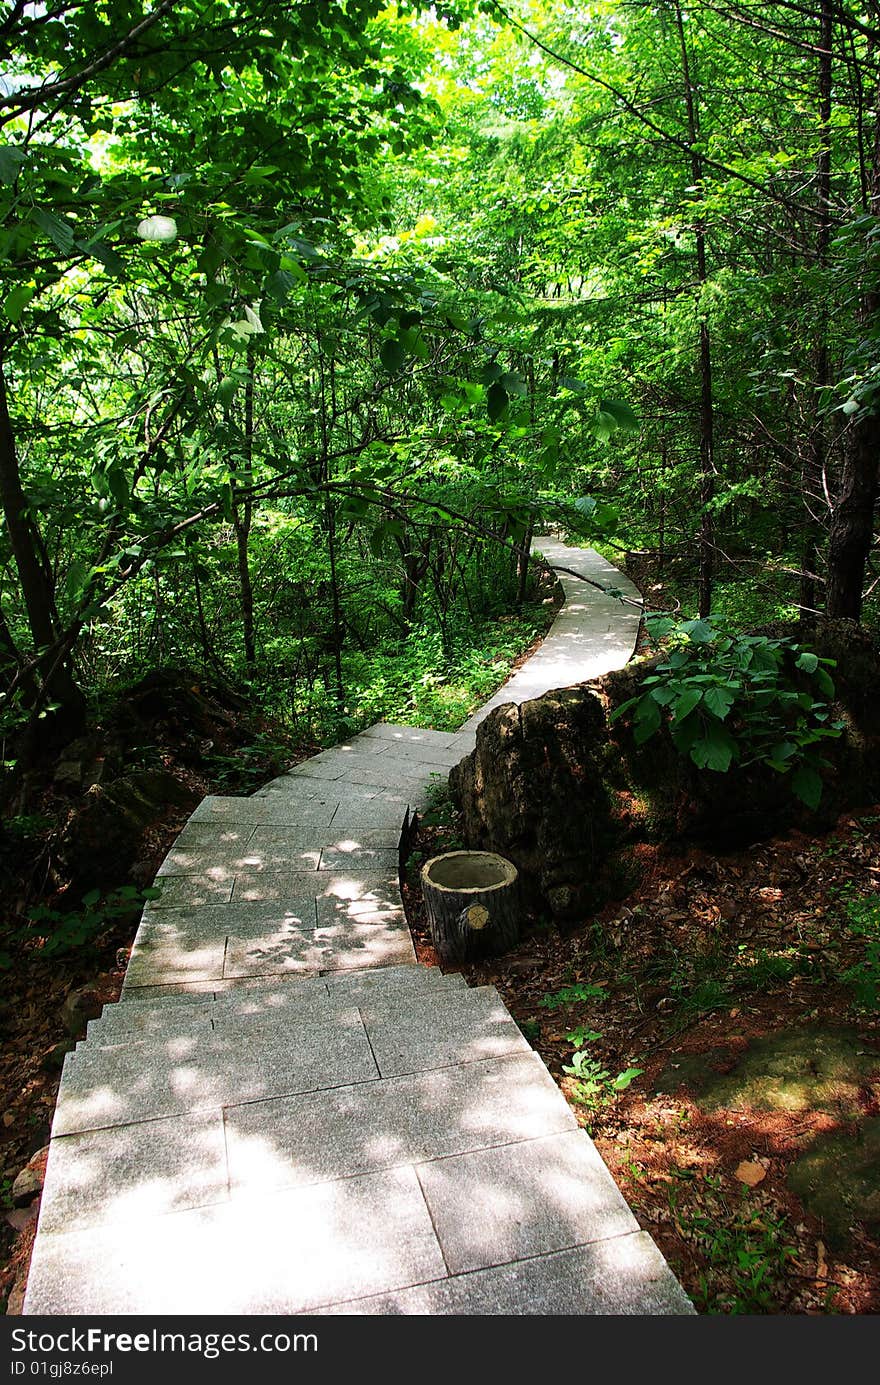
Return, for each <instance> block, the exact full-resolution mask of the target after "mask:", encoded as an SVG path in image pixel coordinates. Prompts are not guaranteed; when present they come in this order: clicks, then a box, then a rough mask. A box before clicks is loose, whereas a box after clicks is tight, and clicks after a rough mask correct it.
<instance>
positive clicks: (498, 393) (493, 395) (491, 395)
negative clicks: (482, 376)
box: [486, 380, 507, 423]
mask: <svg viewBox="0 0 880 1385" xmlns="http://www.w3.org/2000/svg"><path fill="white" fill-rule="evenodd" d="M506 408H507V390H506V389H505V388H504V386H503V385H502V383H501V381H500V380H495V381H493V383H492V384H491V385H490V386H489V388H488V390H487V391H486V412H487V413H488V415H489V420H490V422H492V423H495V422H496V420H497V419H499V418H500V417H501V415H502V414H503V413H504V411H505V409H506Z"/></svg>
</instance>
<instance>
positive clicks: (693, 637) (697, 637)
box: [681, 620, 715, 644]
mask: <svg viewBox="0 0 880 1385" xmlns="http://www.w3.org/2000/svg"><path fill="white" fill-rule="evenodd" d="M681 628H682V630H683V631H684V632H685V634H686V635H687V637H688V639H689V640H690V642H691V644H711V643H712V641H713V640H714V638H715V631H714V630H713V629H712V626H711V625H710V623H709V621H707V620H686V621H685V622H684V624H683V625H682V627H681Z"/></svg>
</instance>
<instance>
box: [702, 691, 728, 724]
mask: <svg viewBox="0 0 880 1385" xmlns="http://www.w3.org/2000/svg"><path fill="white" fill-rule="evenodd" d="M735 700H736V698H735V695H734V693H733V692H732V691H731V690H730V688H721V687H718V685H717V684H716V685H715V686H714V687H711V688H707V689H706V690H705V692H704V693H703V706H704V707H705V708H706V710H707V711H709V712H711V713H712V715H713V717H717V718H718V720H719V721H723V720H724V718H725V717H726V716H727V714H728V712H729V711H730V709H731V707H732V706H733V704H734V702H735Z"/></svg>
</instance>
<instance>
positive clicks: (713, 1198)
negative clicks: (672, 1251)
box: [669, 1170, 797, 1315]
mask: <svg viewBox="0 0 880 1385" xmlns="http://www.w3.org/2000/svg"><path fill="white" fill-rule="evenodd" d="M679 1178H680V1179H685V1180H687V1181H690V1179H691V1175H690V1174H689V1171H686V1170H679ZM702 1182H703V1189H704V1191H703V1196H702V1198H701V1200H700V1203H698V1204H697V1205H696V1206H688V1207H685V1206H683V1205H682V1202H681V1194H680V1192H679V1190H678V1188H677V1187H676V1185H675V1183H671V1184H670V1187H669V1206H670V1210H671V1212H672V1214H673V1218H674V1220H675V1222H676V1224H677V1226H678V1227H679V1228H680V1230H681V1232H682V1234H683V1235H684V1237H685V1238H686V1239H687V1240H688V1241H690V1242H691V1243H692V1244H693V1245H694V1246H695V1247H696V1249H697V1250H699V1251H700V1253H701V1254H702V1255H703V1257H704V1258H705V1261H706V1265H707V1268H706V1270H705V1271H703V1273H702V1274H701V1275H700V1279H699V1285H700V1293H699V1295H698V1307H700V1308H702V1309H703V1310H704V1311H705V1312H710V1313H719V1312H721V1313H731V1314H736V1315H739V1314H745V1313H772V1312H773V1311H774V1310H775V1308H776V1293H777V1291H778V1284H779V1282H780V1280H781V1279H782V1278H783V1276H784V1275H785V1273H786V1270H787V1268H788V1266H789V1263H790V1261H791V1260H792V1259H793V1257H794V1256H795V1255H796V1253H797V1252H796V1249H795V1247H794V1246H792V1245H791V1244H789V1242H788V1239H787V1237H788V1235H789V1234H790V1233H789V1228H788V1220H787V1218H786V1217H785V1216H784V1215H777V1216H774V1215H773V1214H772V1213H771V1212H769V1211H768V1209H767V1208H766V1207H762V1206H756V1205H754V1204H753V1202H752V1201H751V1200H750V1197H749V1194H748V1193H747V1192H746V1190H745V1189H744V1190H743V1193H742V1201H741V1205H740V1206H739V1207H731V1205H730V1202H729V1200H728V1198H727V1196H726V1195H725V1194H724V1192H723V1191H722V1188H721V1181H720V1179H718V1178H714V1177H710V1176H707V1177H705V1178H704V1179H703V1180H702Z"/></svg>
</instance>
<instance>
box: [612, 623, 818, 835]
mask: <svg viewBox="0 0 880 1385" xmlns="http://www.w3.org/2000/svg"><path fill="white" fill-rule="evenodd" d="M648 628H649V630H650V632H651V635H652V637H653V638H654V639H656V640H661V639H665V640H668V641H669V642H670V644H671V652H669V653H667V655H666V657H665V658H664V659H663V661H662V662H661V663H659V664H658V665H657V667H656V671H655V672H654V673H651V674H649V675H648V676H647V677H646V678H645V679H644V680H643V687H644V688H645V689H646V691H644V692H642V693H640V694H639V695H638V696H636V697H632V698H629V699H628V700H627V701H626V702H624V703H623V704H622V705H621V706H620V707H617V708H615V710H614V712H613V713H612V716H611V720H612V721H616V720H617V719H618V718H619V717H622V716H624V715H625V714H626V713H628V712H631V713H632V716H633V723H634V727H635V733H634V734H635V741H636V744H637V745H641V744H643V743H644V742H645V741H647V740H649V739H650V737H651V736H653V735H655V734H656V733H657V732H658V731H659V730H660V728H661V726H663V725H664V724H665V725H666V726H668V729H669V733H670V735H671V737H672V741H673V744H674V745H675V747H676V749H677V750H678V751H680V753H681V754H683V755H687V756H689V758H690V759H691V760H692V761H693V763H694V764H695V765H696V766H697V768H698V769H709V770H715V771H717V772H719V773H725V772H726V771H728V770H729V769H730V768H731V766H733V765H739V766H740V767H742V768H746V767H747V766H749V765H752V764H762V765H767V766H769V768H771V769H773V770H775V771H776V772H777V773H779V774H786V775H788V774H790V776H791V787H792V791H793V792H794V793H795V794H796V795H797V797H798V798H800V799H801V800H802V801H803V802H804V803H806V804H807V805H808V807H811V808H815V807H817V806H818V803H819V800H820V798H821V794H822V780H821V776H820V770H821V768H822V767H823V765H824V764H825V761H824V760H823V759H822V757H821V755H820V754H819V753H818V750H817V747H818V746H819V744H820V743H821V742H822V741H823V740H826V739H828V738H835V737H837V736H839V735H840V732H841V729H842V723H841V722H832V721H831V720H830V710H829V703H828V701H827V700H826V699H830V698H832V697H833V696H834V684H833V682H832V681H831V677H830V675H829V673H828V668H829V667H833V664H834V661H833V660H831V659H822V658H820V657H819V656H818V655H817V654H814V653H813V652H812V651H810V650H809V649H806V648H804V647H803V646H801V645H799V644H796V643H794V642H793V641H790V640H785V639H776V640H774V639H769V638H768V637H767V636H764V635H743V634H737V633H734V632H730V631H725V630H722V629H720V628H719V627H718V626H717V624H716V623H715V622H714V621H713V620H712V619H711V618H707V619H705V620H689V621H684V622H682V623H678V622H676V621H674V620H672V619H670V618H668V617H649V618H648ZM813 689H815V691H813Z"/></svg>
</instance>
